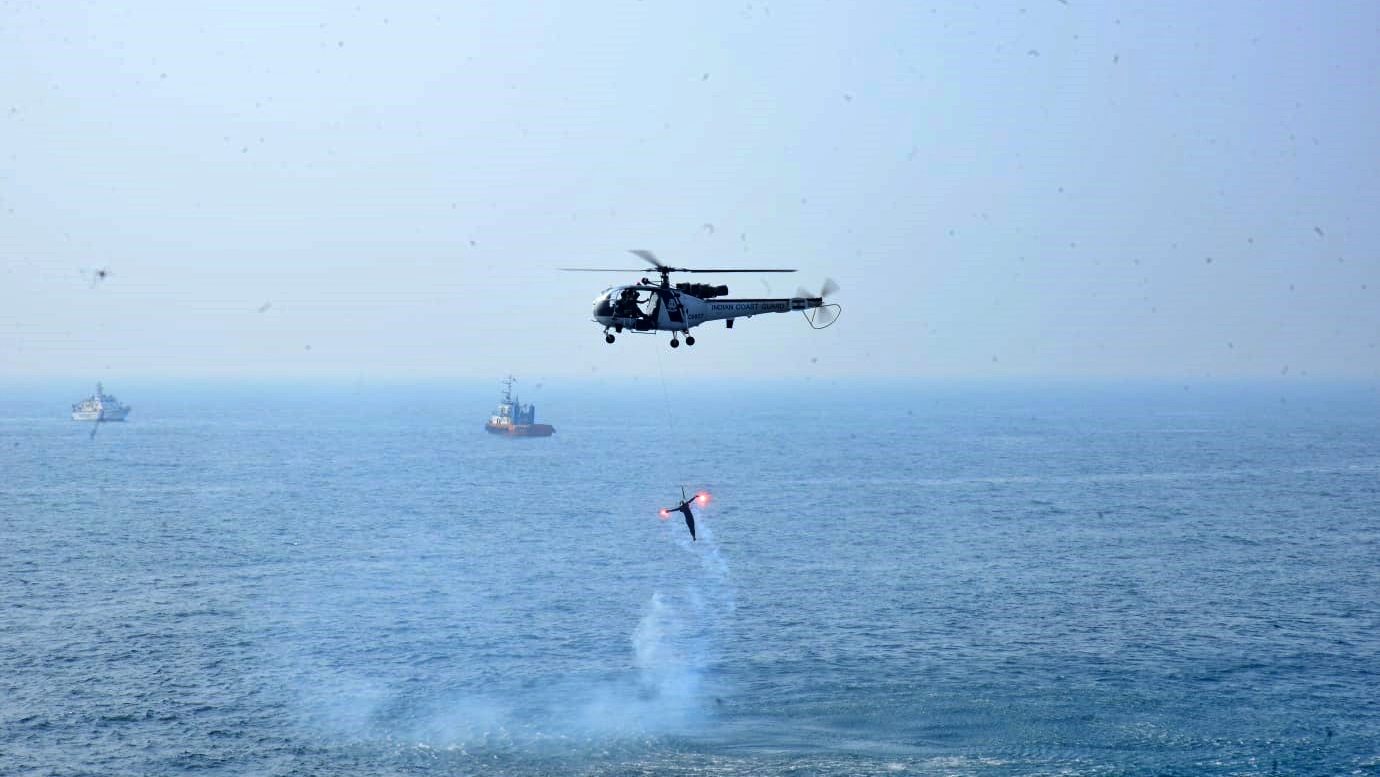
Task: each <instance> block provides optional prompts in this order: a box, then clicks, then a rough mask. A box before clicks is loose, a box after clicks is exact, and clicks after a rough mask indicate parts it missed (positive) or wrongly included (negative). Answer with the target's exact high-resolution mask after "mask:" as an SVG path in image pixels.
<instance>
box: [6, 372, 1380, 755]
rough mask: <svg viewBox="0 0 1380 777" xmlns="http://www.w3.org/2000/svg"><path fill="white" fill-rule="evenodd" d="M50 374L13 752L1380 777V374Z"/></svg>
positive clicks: (14, 584)
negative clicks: (217, 381)
mask: <svg viewBox="0 0 1380 777" xmlns="http://www.w3.org/2000/svg"><path fill="white" fill-rule="evenodd" d="M63 388H65V389H66V390H65V391H63V390H55V389H54V388H53V387H45V388H43V389H42V390H40V389H39V388H32V387H31V388H27V389H11V390H7V391H6V392H3V393H0V774H3V775H181V774H189V773H195V774H215V775H414V774H416V775H433V774H436V775H443V774H445V775H449V774H456V775H468V774H475V775H490V774H501V775H650V774H656V775H675V774H696V775H729V774H753V775H777V774H848V775H874V774H887V775H892V774H923V775H1352V774H1360V775H1367V774H1372V775H1373V774H1380V398H1377V394H1376V391H1375V388H1374V387H1373V386H1362V385H1357V386H1327V385H1313V384H1308V383H1307V382H1305V381H1288V382H1285V381H1281V382H1278V383H1256V384H1228V383H1211V382H1208V383H1202V384H1198V385H1191V386H1187V387H1185V386H1183V385H1178V384H1175V385H1168V384H1136V385H1115V384H1099V385H1067V384H1064V385H1054V384H1043V385H1041V384H1036V385H1017V384H1001V385H997V384H989V385H983V384H973V385H959V384H922V383H916V384H898V383H892V384H885V385H867V384H862V383H835V382H821V381H802V382H789V381H779V382H775V383H770V382H761V383H749V384H746V385H743V384H739V383H734V382H728V381H725V382H723V383H716V382H712V381H703V382H697V383H693V384H681V383H675V384H673V385H667V384H666V383H664V382H662V381H659V380H655V379H653V380H643V381H637V382H629V383H621V384H620V383H615V382H596V381H584V382H580V383H575V384H571V385H565V384H563V383H562V382H561V381H555V380H548V381H546V382H545V384H544V385H541V386H537V385H536V384H535V382H534V383H533V384H532V385H524V384H519V388H520V389H522V391H521V393H522V394H523V397H524V399H530V400H534V401H536V402H537V403H538V420H539V421H544V422H547V423H551V424H553V425H555V427H556V429H557V432H556V435H555V436H553V437H551V438H547V439H503V438H498V437H494V436H491V435H488V434H486V433H485V432H484V431H483V429H482V424H483V422H484V420H485V418H486V417H487V415H488V413H489V411H490V409H491V408H492V406H493V404H494V402H495V401H496V399H497V395H498V392H499V391H500V390H501V387H500V386H499V385H498V383H497V382H496V381H493V382H482V383H467V384H461V385H458V386H453V387H452V386H438V385H425V386H409V385H404V384H399V385H395V386H380V385H369V386H350V385H341V386H328V385H296V386H285V385H267V386H254V385H250V384H242V385H238V386H232V387H217V386H214V385H211V384H175V385H174V384H169V385H161V386H160V385H157V384H150V385H147V386H139V387H126V386H117V385H108V386H107V390H112V391H114V392H115V393H117V394H118V395H119V396H120V398H121V399H122V400H124V401H126V402H128V403H129V404H131V405H132V406H133V407H134V410H133V412H132V413H131V414H130V417H129V421H127V422H125V423H120V424H116V423H110V424H102V425H100V427H98V428H97V430H96V431H97V433H96V434H95V436H94V437H93V436H91V430H92V425H91V424H89V423H78V422H73V421H70V420H68V419H67V417H66V411H67V407H68V405H70V404H71V403H72V402H75V401H77V400H78V399H80V398H82V397H83V396H85V395H86V394H88V393H90V387H89V386H86V385H71V386H66V387H58V389H63ZM682 485H683V486H684V487H685V488H686V489H687V491H688V492H689V493H693V492H694V491H696V490H699V489H705V490H707V491H708V492H709V493H710V494H711V497H712V498H711V501H710V502H709V504H708V505H706V506H705V507H703V508H701V509H700V510H699V511H698V513H697V520H698V528H699V530H700V539H699V541H697V542H691V540H690V537H689V533H688V532H687V531H686V528H685V525H684V523H683V522H681V521H680V520H679V516H678V515H675V514H673V518H672V519H670V520H661V519H659V518H658V516H657V510H658V508H660V507H663V506H673V505H674V504H675V503H676V502H678V501H679V500H680V495H681V490H680V489H681V487H682Z"/></svg>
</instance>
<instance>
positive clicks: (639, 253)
mask: <svg viewBox="0 0 1380 777" xmlns="http://www.w3.org/2000/svg"><path fill="white" fill-rule="evenodd" d="M628 253H631V254H632V255H633V256H636V257H637V258H638V259H641V260H642V261H644V262H646V263H648V264H650V265H651V266H653V267H655V268H657V269H658V270H669V269H671V268H669V267H667V266H666V265H664V264H662V263H661V262H658V261H657V259H656V254H654V253H652V252H651V251H648V250H647V249H645V248H634V249H632V250H630V251H629V252H628Z"/></svg>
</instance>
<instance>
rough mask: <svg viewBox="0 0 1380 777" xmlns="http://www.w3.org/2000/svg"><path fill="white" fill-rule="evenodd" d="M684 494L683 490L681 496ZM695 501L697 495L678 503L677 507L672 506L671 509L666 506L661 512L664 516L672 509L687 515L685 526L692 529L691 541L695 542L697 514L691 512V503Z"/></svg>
mask: <svg viewBox="0 0 1380 777" xmlns="http://www.w3.org/2000/svg"><path fill="white" fill-rule="evenodd" d="M684 495H685V494H684V492H681V496H684ZM694 501H695V497H693V496H692V497H690V498H689V499H686V500H685V501H684V502H681V503H680V504H678V505H676V506H675V507H672V508H670V509H669V510H668V509H667V508H665V507H663V508H661V514H662V516H663V517H664V516H666V515H668V514H669V513H670V512H671V510H679V511H680V512H681V513H683V514H684V515H685V526H686V528H688V529H689V530H690V541H691V542H694V541H695V540H696V539H697V538H696V537H695V514H694V513H692V512H690V504H691V503H692V502H694Z"/></svg>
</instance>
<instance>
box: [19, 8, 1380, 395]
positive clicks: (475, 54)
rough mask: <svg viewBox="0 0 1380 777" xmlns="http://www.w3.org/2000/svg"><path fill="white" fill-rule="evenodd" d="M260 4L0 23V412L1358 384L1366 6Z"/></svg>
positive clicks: (1378, 373) (1367, 355)
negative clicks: (463, 395)
mask: <svg viewBox="0 0 1380 777" xmlns="http://www.w3.org/2000/svg"><path fill="white" fill-rule="evenodd" d="M290 5H291V7H284V8H272V7H266V6H260V5H259V4H243V3H240V4H232V3H221V4H202V3H181V2H126V3H119V4H109V3H98V2H97V3H18V2H4V3H0V73H3V78H0V377H3V376H12V377H13V376H55V377H56V376H61V377H68V376H71V377H82V378H87V377H94V378H105V379H106V380H107V381H114V380H116V379H118V378H122V377H136V376H137V377H139V378H147V377H158V376H242V377H264V376H284V377H311V376H350V377H355V376H364V377H408V376H417V377H437V376H449V375H456V376H473V377H483V378H487V377H492V376H501V375H503V374H506V373H508V372H513V373H515V374H518V375H520V376H522V375H525V376H541V377H555V376H560V375H570V376H584V375H591V374H597V375H604V376H609V375H627V374H637V373H646V372H647V371H648V370H656V369H660V370H663V371H665V372H666V373H667V374H682V373H684V374H696V375H701V376H713V375H741V374H751V375H759V376H774V375H779V376H797V375H819V376H843V375H854V374H868V375H875V374H882V375H915V376H940V377H947V376H972V377H985V376H1020V377H1024V376H1072V377H1078V376H1122V375H1128V376H1165V377H1173V378H1176V379H1177V378H1180V377H1195V378H1196V377H1206V376H1214V377H1217V376H1221V377H1239V376H1248V377H1249V376H1280V375H1285V376H1288V377H1291V378H1298V379H1306V378H1308V377H1314V376H1317V377H1349V378H1360V379H1364V380H1375V379H1376V378H1377V377H1380V239H1378V238H1380V199H1378V198H1377V192H1380V142H1378V141H1377V138H1380V131H1377V127H1380V88H1377V87H1378V86H1380V82H1378V81H1377V79H1378V78H1380V4H1376V3H1374V2H1329V3H1320V4H1302V3H1297V2H1217V3H1212V2H1209V3H1202V2H1193V3H1189V2H1136V3H1119V4H1109V3H1091V2H1080V1H1079V0H1069V2H1068V3H1064V2H1060V0H1030V2H1024V3H1012V4H1006V3H979V4H971V3H969V4H964V5H963V6H962V7H954V6H952V5H951V4H933V5H932V4H928V3H919V4H917V3H900V2H896V3H882V2H876V3H805V2H801V3H769V4H763V3H758V2H753V3H733V4H724V3H678V4H676V3H663V2H652V1H650V0H649V1H646V2H637V1H635V0H626V1H623V2H588V3H567V2H514V3H482V4H480V3H464V2H445V3H442V2H422V1H420V0H413V1H410V2H407V1H405V2H395V1H391V0H390V2H358V3H324V2H321V3H293V4H290ZM630 248H648V249H652V250H655V251H656V252H657V253H658V254H659V255H660V256H661V257H662V258H663V260H665V261H667V262H668V263H671V264H676V265H688V266H784V267H795V268H798V269H799V272H798V273H796V274H795V275H792V276H752V275H747V276H725V277H722V278H705V277H703V276H701V277H700V278H697V280H706V279H707V280H717V281H720V282H725V283H727V284H728V285H729V286H730V288H732V289H733V292H734V293H735V294H737V295H749V296H760V295H762V294H765V293H767V292H768V291H770V292H771V293H774V294H788V293H790V292H793V291H794V290H795V288H796V287H797V286H800V285H804V286H807V287H815V288H818V286H819V285H820V283H822V281H823V280H824V278H825V277H833V278H834V279H835V280H836V281H837V282H838V283H839V285H840V287H841V291H840V292H839V293H838V295H837V301H838V302H839V303H841V304H842V305H843V308H844V310H843V316H842V318H841V320H840V321H839V322H838V324H836V325H835V326H834V327H833V328H831V329H828V330H825V331H819V332H816V331H812V330H811V329H809V327H808V326H807V325H806V324H805V322H804V321H803V320H802V319H801V318H800V317H799V316H798V315H794V314H791V315H776V316H763V317H759V318H755V319H751V320H747V321H743V322H741V323H740V324H739V325H738V326H737V327H735V328H734V329H733V330H732V331H728V330H725V329H724V328H723V327H722V326H721V325H712V324H711V325H706V326H705V327H701V328H700V329H699V330H696V332H695V334H696V335H697V338H698V340H699V343H698V344H697V345H696V346H695V347H694V348H691V349H687V348H684V347H682V348H680V349H679V350H678V351H674V352H673V351H671V350H670V349H669V348H668V347H667V342H666V341H667V340H668V339H669V338H668V337H665V336H662V335H657V336H647V337H631V336H628V337H621V338H619V341H618V343H617V344H615V345H613V346H609V345H606V344H605V343H604V342H603V339H602V336H601V332H600V329H599V327H598V326H596V325H595V324H593V323H592V322H590V320H589V318H590V302H591V300H592V299H593V297H594V296H595V294H596V293H597V292H598V291H599V290H600V289H601V288H603V287H605V286H608V285H612V284H615V283H618V282H624V281H627V280H632V279H635V278H636V277H637V276H638V275H639V274H640V273H635V272H634V273H628V274H625V275H618V274H610V275H608V276H601V275H598V274H573V273H561V272H558V271H557V270H556V268H557V267H563V266H572V265H574V266H580V265H583V266H595V267H618V266H627V267H629V268H636V267H638V265H639V263H638V261H637V260H636V259H634V258H633V257H631V256H629V255H628V254H627V253H626V251H627V249H630ZM100 267H107V268H109V270H110V275H109V277H107V278H106V279H105V280H103V281H99V282H96V283H95V284H94V285H93V284H92V283H91V282H90V277H91V276H90V273H91V271H93V270H95V269H96V268H100Z"/></svg>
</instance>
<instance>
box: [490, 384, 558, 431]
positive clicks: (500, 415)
mask: <svg viewBox="0 0 1380 777" xmlns="http://www.w3.org/2000/svg"><path fill="white" fill-rule="evenodd" d="M515 382H516V381H514V380H513V376H511V375H509V376H508V379H507V380H505V381H503V386H504V389H503V401H502V402H499V403H498V407H496V408H494V412H493V415H491V416H489V422H488V423H486V424H484V428H485V429H486V430H488V431H490V432H493V433H494V434H506V435H510V436H513V437H550V436H551V434H552V433H553V432H555V431H556V428H555V427H553V426H551V425H550V424H539V423H537V408H536V406H535V405H524V404H522V403H521V402H519V401H518V398H517V397H515V396H513V383H515Z"/></svg>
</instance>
